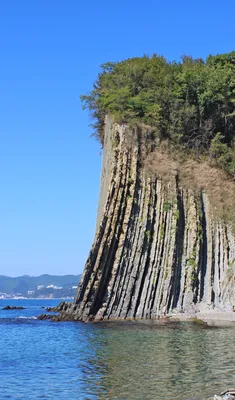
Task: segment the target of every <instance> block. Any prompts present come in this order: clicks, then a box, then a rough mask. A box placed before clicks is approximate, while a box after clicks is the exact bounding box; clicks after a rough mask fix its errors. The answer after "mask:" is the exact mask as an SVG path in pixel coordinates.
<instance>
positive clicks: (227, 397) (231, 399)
mask: <svg viewBox="0 0 235 400" xmlns="http://www.w3.org/2000/svg"><path fill="white" fill-rule="evenodd" d="M214 400H235V389H228V390H226V391H225V392H222V393H221V395H220V396H218V395H216V394H215V396H214Z"/></svg>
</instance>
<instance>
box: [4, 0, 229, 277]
mask: <svg viewBox="0 0 235 400" xmlns="http://www.w3.org/2000/svg"><path fill="white" fill-rule="evenodd" d="M234 14H235V2H234V1H232V0H225V1H223V2H221V1H218V0H214V1H210V0H208V1H205V0H204V1H202V0H198V1H188V0H187V1H186V0H184V1H182V0H178V1H175V0H168V1H167V2H166V1H162V0H161V1H156V0H155V1H153V0H147V1H140V0H135V1H133V0H129V1H124V0H119V1H116V2H115V1H113V2H110V1H107V0H105V1H102V0H100V1H95V0H90V1H84V2H82V1H79V0H68V1H64V0H63V1H62V0H41V1H39V0H34V1H32V0H20V1H19V0H5V1H1V7H0V51H1V62H0V226H1V229H0V274H7V275H11V276H16V275H21V274H30V275H38V274H41V273H50V274H66V273H74V274H77V273H80V272H81V271H82V270H83V267H84V263H85V260H86V258H87V255H88V252H89V249H90V246H91V244H92V241H93V236H94V229H95V219H96V209H97V201H98V192H99V177H100V169H101V156H100V146H99V144H98V143H97V142H95V141H94V140H93V139H91V138H90V134H91V129H90V128H89V123H90V120H89V116H88V114H87V113H86V112H84V111H82V109H81V104H80V100H79V96H80V94H84V93H86V92H88V91H89V90H90V89H91V87H92V83H93V82H94V80H95V79H96V76H97V73H98V72H99V66H100V64H102V63H104V62H106V61H118V60H122V59H125V58H128V57H133V56H142V55H143V54H150V55H151V54H152V53H154V52H155V53H158V54H162V55H164V56H165V57H166V58H168V59H170V60H173V59H179V57H180V56H181V55H183V54H187V55H192V56H194V57H203V58H204V57H206V56H207V55H208V54H209V53H211V54H216V53H221V52H229V51H232V50H234V48H235V45H234V38H235V24H234Z"/></svg>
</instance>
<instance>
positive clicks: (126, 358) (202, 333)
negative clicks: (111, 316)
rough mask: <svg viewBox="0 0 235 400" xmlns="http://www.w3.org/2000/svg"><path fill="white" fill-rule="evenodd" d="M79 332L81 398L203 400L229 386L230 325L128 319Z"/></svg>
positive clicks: (234, 377)
mask: <svg viewBox="0 0 235 400" xmlns="http://www.w3.org/2000/svg"><path fill="white" fill-rule="evenodd" d="M84 333H85V337H86V340H85V342H84V343H83V344H84V346H83V348H82V347H81V348H82V354H80V357H81V356H82V355H83V357H82V358H80V360H79V364H78V368H79V371H80V373H81V377H82V378H81V379H82V383H83V387H84V392H85V393H86V394H87V396H88V397H87V399H93V398H94V399H99V400H103V399H128V400H129V399H141V400H142V399H147V400H148V399H155V400H160V399H161V400H163V399H170V398H174V399H181V400H183V399H204V398H208V397H210V396H211V395H212V394H214V393H216V392H220V391H222V390H223V389H224V388H227V387H230V386H235V361H234V354H235V340H234V333H235V330H234V329H233V328H230V329H226V328H219V329H218V328H207V329H206V328H203V327H201V326H197V325H195V324H190V323H176V324H162V323H161V324H160V325H159V324H146V323H138V324H137V323H131V322H128V323H125V324H123V323H108V324H106V325H90V326H89V327H88V328H86V332H84ZM82 361H83V362H82ZM89 396H90V397H89Z"/></svg>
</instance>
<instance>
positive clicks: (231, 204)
mask: <svg viewBox="0 0 235 400" xmlns="http://www.w3.org/2000/svg"><path fill="white" fill-rule="evenodd" d="M145 167H146V168H147V169H148V170H149V171H150V172H151V173H152V174H154V175H156V176H159V177H160V178H161V179H162V180H164V181H168V182H169V181H171V180H172V179H175V177H176V176H177V177H178V180H179V183H180V185H181V186H182V187H183V188H186V189H191V190H193V191H195V194H199V193H200V192H202V191H205V192H206V193H207V195H208V198H209V200H210V204H211V206H212V207H213V210H214V215H215V217H216V216H217V217H218V218H219V219H221V220H223V221H225V222H226V223H229V224H231V225H232V227H233V230H234V231H235V182H233V181H231V180H229V179H228V177H227V175H226V174H225V173H224V172H223V171H221V170H220V169H218V168H215V167H213V166H211V165H210V164H209V162H207V161H200V162H199V161H196V160H192V159H182V155H179V154H174V155H172V154H169V153H168V152H167V151H166V150H165V149H164V148H161V149H160V150H157V151H154V152H152V153H150V154H149V155H148V156H147V158H146V160H145Z"/></svg>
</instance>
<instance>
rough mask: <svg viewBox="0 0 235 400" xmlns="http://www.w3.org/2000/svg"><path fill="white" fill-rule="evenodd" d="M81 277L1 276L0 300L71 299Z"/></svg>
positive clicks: (45, 275)
mask: <svg viewBox="0 0 235 400" xmlns="http://www.w3.org/2000/svg"><path fill="white" fill-rule="evenodd" d="M80 277H81V275H62V276H59V275H47V274H44V275H40V276H36V277H35V276H28V275H24V276H19V277H14V278H12V277H9V276H3V275H2V276H1V275H0V300H20V299H71V298H74V296H75V293H76V290H77V285H78V282H79V280H80Z"/></svg>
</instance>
